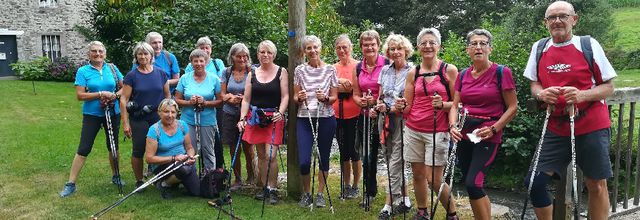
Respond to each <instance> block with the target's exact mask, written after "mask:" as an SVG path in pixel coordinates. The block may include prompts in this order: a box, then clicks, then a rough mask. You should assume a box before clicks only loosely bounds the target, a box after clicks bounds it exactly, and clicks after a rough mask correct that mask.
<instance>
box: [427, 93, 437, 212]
mask: <svg viewBox="0 0 640 220" xmlns="http://www.w3.org/2000/svg"><path fill="white" fill-rule="evenodd" d="M433 96H434V97H435V96H438V92H435V91H434V92H433ZM431 107H432V108H433V139H432V141H431V142H433V151H431V184H429V189H430V194H431V212H432V213H431V218H433V214H434V213H433V212H435V211H434V210H435V209H436V206H435V204H434V202H433V196H434V195H433V188H434V186H433V183H434V182H435V181H436V172H435V168H436V123H437V115H436V114H437V112H438V111H437V110H436V107H435V106H431ZM437 199H439V198H436V200H437Z"/></svg>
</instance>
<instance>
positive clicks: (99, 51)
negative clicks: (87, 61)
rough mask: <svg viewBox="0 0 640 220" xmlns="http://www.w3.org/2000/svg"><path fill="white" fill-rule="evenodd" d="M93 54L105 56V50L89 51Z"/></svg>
mask: <svg viewBox="0 0 640 220" xmlns="http://www.w3.org/2000/svg"><path fill="white" fill-rule="evenodd" d="M89 52H91V53H97V54H104V50H89Z"/></svg>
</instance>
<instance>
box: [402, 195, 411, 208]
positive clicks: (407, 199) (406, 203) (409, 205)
mask: <svg viewBox="0 0 640 220" xmlns="http://www.w3.org/2000/svg"><path fill="white" fill-rule="evenodd" d="M404 205H405V206H407V207H411V199H409V197H408V196H405V197H404Z"/></svg>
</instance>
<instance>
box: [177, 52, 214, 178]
mask: <svg viewBox="0 0 640 220" xmlns="http://www.w3.org/2000/svg"><path fill="white" fill-rule="evenodd" d="M208 58H209V55H207V53H206V52H205V51H203V50H200V49H195V50H193V51H192V52H191V55H189V60H190V61H191V66H193V72H187V73H185V74H184V75H183V76H182V77H180V81H178V86H177V87H176V93H175V98H176V102H177V103H178V105H180V106H181V107H182V117H181V119H182V120H183V121H185V122H186V123H187V124H188V125H189V129H190V130H193V131H194V132H191V133H190V135H191V139H192V140H194V143H195V144H194V146H195V150H196V152H198V153H199V154H200V155H201V156H202V158H203V160H204V168H205V169H214V168H220V167H222V164H223V163H224V161H223V159H222V157H223V155H222V148H221V147H220V150H219V151H218V150H217V149H216V151H215V152H214V145H216V146H217V145H220V144H221V143H215V142H216V141H217V140H219V137H215V135H216V133H217V129H218V126H217V121H216V117H215V116H216V107H217V106H220V105H222V97H221V96H220V78H218V77H217V76H216V75H215V74H214V73H208V72H206V71H205V65H206V60H207V59H208ZM196 114H199V116H200V117H199V120H198V118H196ZM196 125H197V126H199V131H198V132H199V133H200V143H196V141H197V140H196V130H195V127H196ZM217 142H219V141H217ZM220 146H221V145H220Z"/></svg>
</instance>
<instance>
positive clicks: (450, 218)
mask: <svg viewBox="0 0 640 220" xmlns="http://www.w3.org/2000/svg"><path fill="white" fill-rule="evenodd" d="M447 220H458V215H455V214H454V215H448V214H447Z"/></svg>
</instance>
